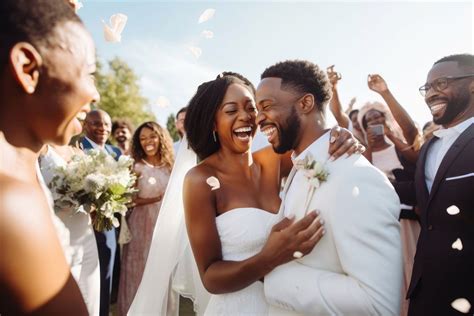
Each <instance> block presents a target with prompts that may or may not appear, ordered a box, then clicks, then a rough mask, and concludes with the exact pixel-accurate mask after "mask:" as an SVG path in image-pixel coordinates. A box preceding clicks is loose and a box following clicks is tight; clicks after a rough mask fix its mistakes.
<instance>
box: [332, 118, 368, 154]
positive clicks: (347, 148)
mask: <svg viewBox="0 0 474 316" xmlns="http://www.w3.org/2000/svg"><path fill="white" fill-rule="evenodd" d="M364 151H365V147H364V145H362V144H361V143H360V142H359V141H358V140H357V138H356V137H355V136H354V135H353V134H352V133H351V132H350V131H349V130H347V129H345V128H342V127H340V126H335V127H333V128H331V132H330V139H329V150H328V153H329V155H330V156H331V160H336V159H337V158H339V157H341V156H342V155H344V154H347V156H351V155H352V154H354V153H357V154H362V153H363V152H364Z"/></svg>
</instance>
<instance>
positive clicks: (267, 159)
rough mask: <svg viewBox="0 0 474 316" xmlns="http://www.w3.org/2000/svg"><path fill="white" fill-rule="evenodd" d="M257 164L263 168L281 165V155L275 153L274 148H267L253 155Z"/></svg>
mask: <svg viewBox="0 0 474 316" xmlns="http://www.w3.org/2000/svg"><path fill="white" fill-rule="evenodd" d="M252 156H253V159H254V161H255V162H257V163H259V164H260V165H262V166H264V167H265V166H268V165H270V166H272V167H273V166H274V165H276V164H279V163H280V155H279V154H277V153H275V152H274V151H273V148H272V146H266V147H264V148H262V149H260V150H258V151H256V152H254V153H253V154H252Z"/></svg>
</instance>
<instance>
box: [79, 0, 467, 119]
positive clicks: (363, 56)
mask: <svg viewBox="0 0 474 316" xmlns="http://www.w3.org/2000/svg"><path fill="white" fill-rule="evenodd" d="M82 2H83V4H84V7H83V8H82V9H80V10H79V12H78V13H79V15H80V16H81V17H82V19H83V20H84V22H85V23H86V25H87V27H88V29H89V31H90V32H91V33H92V35H93V37H94V40H95V42H96V46H97V52H98V56H99V58H100V59H101V60H102V61H106V60H109V59H111V58H113V57H114V56H119V57H120V58H122V59H124V60H125V61H126V62H127V63H128V64H129V65H130V66H131V67H132V68H133V69H134V70H135V72H136V73H137V74H138V75H139V76H140V85H141V87H142V91H143V94H144V95H145V96H146V97H147V98H148V99H149V100H150V103H151V106H152V109H153V111H154V112H155V114H156V116H157V118H158V121H159V122H160V123H164V122H165V121H166V118H167V116H168V115H169V113H175V112H176V111H177V110H178V109H179V108H181V107H182V106H185V105H186V104H187V102H188V100H189V99H190V98H191V96H192V95H193V93H194V92H195V91H196V88H197V86H198V85H199V84H200V83H202V82H204V81H208V80H211V79H213V78H215V76H216V75H217V74H219V73H220V72H222V71H225V70H232V71H236V72H240V73H242V74H243V75H245V76H246V77H248V78H249V79H250V80H251V81H252V82H253V83H254V84H258V81H259V76H260V74H261V73H262V71H263V70H264V69H265V68H266V67H267V66H270V65H272V64H274V63H276V62H278V61H282V60H286V59H308V60H311V61H313V62H315V63H316V64H318V65H320V66H321V67H324V68H326V67H327V66H330V65H332V64H335V65H336V70H337V71H339V72H341V73H342V76H343V79H342V81H341V82H340V84H339V90H340V96H341V101H342V102H343V104H346V103H348V102H349V100H350V99H351V98H352V97H354V96H355V97H357V102H356V107H361V106H362V105H363V104H364V103H365V102H366V101H373V100H378V99H379V96H378V95H376V94H375V93H374V92H372V91H370V90H369V89H368V87H367V84H366V80H367V74H369V73H379V74H380V75H382V76H383V77H384V78H385V80H386V81H387V83H388V85H389V87H390V88H391V90H392V92H393V93H394V95H395V96H396V97H397V98H398V99H399V101H400V103H401V104H402V105H403V106H404V107H405V108H406V109H407V110H408V112H409V113H410V115H412V117H413V118H414V119H415V121H417V122H418V123H419V124H423V123H425V122H426V121H428V120H430V119H431V116H430V113H429V111H428V109H427V107H426V105H425V103H424V101H423V98H422V97H421V96H420V95H419V93H418V87H419V86H421V85H422V84H423V83H424V82H425V80H426V74H427V72H428V71H429V69H430V68H431V65H432V64H433V62H434V61H436V60H437V59H439V58H441V57H443V56H446V55H450V54H454V53H466V52H467V53H471V54H472V53H473V50H474V48H473V15H474V11H473V10H474V9H473V4H472V2H470V1H467V2H454V1H449V2H441V1H436V2H408V1H403V2H384V1H378V2H359V1H345V2H321V1H312V2H297V1H285V2H282V1H279V2H270V1H252V2H249V1H233V2H230V1H218V2H201V1H174V2H163V1H151V0H149V1H135V0H134V1H119V0H114V1H99V0H95V1H94V0H83V1H82ZM207 8H213V9H215V10H216V12H215V15H214V17H213V18H212V19H210V20H208V21H207V22H204V23H202V24H198V18H199V16H200V15H201V13H202V12H203V11H204V10H205V9H207ZM115 13H123V14H126V15H127V16H128V22H127V25H126V27H125V30H124V31H123V33H122V41H121V43H107V42H106V41H105V40H104V37H103V27H102V22H101V21H102V20H105V21H108V19H109V17H110V16H111V15H112V14H115ZM204 30H209V31H212V32H213V33H214V37H213V38H212V39H206V38H204V37H202V36H201V32H202V31H204ZM189 46H196V47H199V48H201V49H202V55H201V56H200V57H199V58H196V57H195V56H193V54H192V53H191V52H190V50H189V49H188V47H189ZM160 96H161V97H165V98H166V99H168V100H169V101H170V105H169V106H167V107H160V106H157V105H156V103H157V102H156V100H157V99H158V98H159V97H160ZM328 116H330V114H329V112H328ZM329 122H330V123H332V122H334V120H333V119H332V117H331V118H329Z"/></svg>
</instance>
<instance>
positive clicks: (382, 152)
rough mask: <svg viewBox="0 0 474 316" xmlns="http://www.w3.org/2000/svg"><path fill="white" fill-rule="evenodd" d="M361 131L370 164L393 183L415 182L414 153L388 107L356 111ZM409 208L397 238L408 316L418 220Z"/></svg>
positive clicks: (376, 105) (404, 308) (404, 210)
mask: <svg viewBox="0 0 474 316" xmlns="http://www.w3.org/2000/svg"><path fill="white" fill-rule="evenodd" d="M359 118H360V125H361V126H362V131H363V132H364V134H365V135H367V144H368V150H367V151H368V152H369V153H370V155H371V158H372V160H371V162H372V164H373V165H374V166H375V167H377V168H378V169H380V170H381V171H382V172H384V173H385V175H386V176H387V177H388V178H389V179H390V180H391V181H392V182H397V181H408V180H411V179H413V178H414V169H415V166H414V164H413V163H411V162H410V161H409V158H412V156H410V154H411V155H417V153H415V154H413V149H412V148H411V147H410V146H409V145H407V144H406V143H405V142H404V141H403V140H402V139H403V134H402V132H401V129H400V127H399V126H398V124H397V122H396V121H395V119H394V118H393V116H392V114H391V112H390V110H389V109H388V107H387V106H385V105H384V104H382V103H379V102H373V103H367V104H365V105H364V106H363V107H362V108H361V109H360V111H359ZM413 206H414V205H413V204H412V205H404V204H402V210H401V212H400V235H401V238H402V250H403V260H404V278H403V282H402V305H401V315H406V314H407V312H408V301H406V300H405V296H406V293H407V290H408V286H409V283H410V278H411V271H412V268H413V258H414V257H415V251H416V242H417V240H418V235H419V234H420V225H419V223H418V217H417V215H416V213H415V212H414V209H413Z"/></svg>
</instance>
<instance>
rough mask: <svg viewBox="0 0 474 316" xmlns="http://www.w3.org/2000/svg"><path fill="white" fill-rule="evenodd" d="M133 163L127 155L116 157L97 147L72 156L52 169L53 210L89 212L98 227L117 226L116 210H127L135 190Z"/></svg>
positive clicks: (109, 227)
mask: <svg viewBox="0 0 474 316" xmlns="http://www.w3.org/2000/svg"><path fill="white" fill-rule="evenodd" d="M132 165H133V159H131V158H129V157H127V156H121V157H120V158H119V160H118V161H116V160H115V159H114V158H113V157H111V156H110V155H109V154H107V153H105V152H103V151H100V150H90V151H88V152H87V153H86V154H85V155H75V156H73V157H72V160H71V161H70V162H69V163H68V164H67V165H66V166H61V167H58V168H56V169H55V172H56V175H55V176H54V178H53V180H52V181H51V183H50V184H49V187H50V189H51V191H52V192H53V198H54V208H55V210H56V211H58V210H63V209H71V210H74V211H75V212H87V213H90V214H91V217H92V225H93V226H94V229H95V230H97V231H104V230H110V229H112V227H118V226H119V225H120V223H119V221H118V219H117V218H116V217H115V214H116V213H118V214H121V215H122V216H124V215H125V214H126V212H127V205H128V204H130V203H131V201H132V197H133V194H134V193H135V192H136V189H135V188H134V184H135V180H136V176H135V174H134V173H133V172H132V171H131V169H132Z"/></svg>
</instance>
